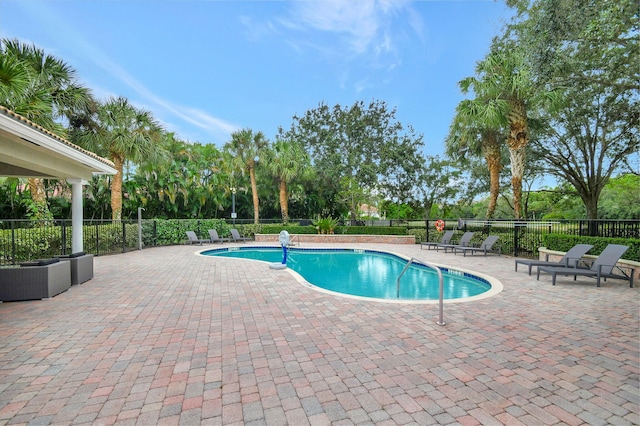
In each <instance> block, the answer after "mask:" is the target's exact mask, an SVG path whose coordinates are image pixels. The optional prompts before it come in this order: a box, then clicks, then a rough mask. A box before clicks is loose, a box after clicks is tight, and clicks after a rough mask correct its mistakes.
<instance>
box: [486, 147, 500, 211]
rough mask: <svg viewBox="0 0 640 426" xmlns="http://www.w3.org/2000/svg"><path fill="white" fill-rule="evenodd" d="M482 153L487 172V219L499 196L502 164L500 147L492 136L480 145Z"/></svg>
mask: <svg viewBox="0 0 640 426" xmlns="http://www.w3.org/2000/svg"><path fill="white" fill-rule="evenodd" d="M482 153H483V155H484V159H485V161H486V162H487V168H488V170H489V177H490V183H489V205H488V206H487V214H486V217H487V219H491V218H493V215H494V214H495V211H496V206H497V204H498V196H499V195H500V172H501V171H502V163H501V161H500V145H499V144H498V141H497V139H496V138H495V136H494V135H489V136H487V140H486V143H484V144H483V145H482Z"/></svg>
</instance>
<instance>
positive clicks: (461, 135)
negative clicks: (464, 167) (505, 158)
mask: <svg viewBox="0 0 640 426" xmlns="http://www.w3.org/2000/svg"><path fill="white" fill-rule="evenodd" d="M494 111H495V109H494V108H491V107H490V104H489V103H487V102H484V101H482V100H478V99H473V100H470V99H465V100H463V101H462V102H460V103H459V104H458V106H457V107H456V116H455V117H454V119H453V123H452V124H451V128H450V129H449V135H448V136H447V139H446V141H445V143H446V147H447V155H449V157H451V158H454V159H457V160H462V159H464V157H465V156H466V154H471V155H473V156H479V155H482V157H484V160H485V161H486V163H487V169H488V170H489V182H490V183H489V205H488V206H487V213H486V217H487V219H490V218H492V217H493V215H494V213H495V210H496V206H497V203H498V196H499V195H500V172H501V171H502V155H501V153H500V146H501V145H502V143H501V141H502V140H503V139H504V136H503V133H502V131H501V126H496V123H500V121H501V120H500V119H501V118H502V116H500V115H499V116H497V117H493V118H490V119H487V115H486V113H491V112H494ZM483 120H484V121H483ZM504 124H506V123H504Z"/></svg>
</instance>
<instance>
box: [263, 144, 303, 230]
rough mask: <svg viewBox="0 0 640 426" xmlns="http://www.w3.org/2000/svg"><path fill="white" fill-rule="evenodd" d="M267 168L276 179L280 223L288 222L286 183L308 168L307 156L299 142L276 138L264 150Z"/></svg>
mask: <svg viewBox="0 0 640 426" xmlns="http://www.w3.org/2000/svg"><path fill="white" fill-rule="evenodd" d="M266 153H267V155H266V157H267V161H266V164H267V169H268V170H269V171H270V172H271V173H272V175H273V176H274V177H275V178H276V179H277V180H278V193H279V200H280V212H281V214H282V223H284V224H287V223H289V192H288V189H287V188H288V185H289V184H290V182H291V181H292V180H294V179H295V178H297V177H299V176H302V175H304V174H305V173H307V172H308V170H309V168H310V162H309V157H308V155H307V153H306V152H305V151H304V148H303V147H302V145H301V144H299V143H297V142H295V141H288V140H281V139H280V140H277V141H276V143H274V144H273V146H272V147H271V149H269V150H268V151H266Z"/></svg>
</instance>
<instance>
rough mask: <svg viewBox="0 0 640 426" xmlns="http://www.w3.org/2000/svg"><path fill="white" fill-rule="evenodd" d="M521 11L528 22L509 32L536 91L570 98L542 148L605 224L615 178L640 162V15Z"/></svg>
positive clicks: (614, 6)
mask: <svg viewBox="0 0 640 426" xmlns="http://www.w3.org/2000/svg"><path fill="white" fill-rule="evenodd" d="M513 3H515V4H518V5H519V6H520V14H519V16H518V18H519V20H518V21H517V22H515V23H514V24H513V25H511V26H510V27H509V32H510V34H511V37H513V38H518V39H519V40H520V41H521V42H522V43H523V45H524V46H525V48H526V52H527V62H528V63H529V64H531V65H532V70H533V72H534V77H535V81H536V85H537V86H538V87H541V88H542V90H545V91H551V90H555V89H558V88H561V89H562V90H563V91H564V92H565V93H564V95H565V96H564V97H563V101H564V104H563V108H562V109H561V110H559V111H547V113H548V116H549V119H550V128H549V131H548V137H547V138H546V139H544V140H538V141H536V143H535V145H536V146H535V147H536V149H538V150H539V151H540V153H541V154H542V156H543V158H544V160H545V161H546V164H547V166H548V172H549V173H551V174H553V175H554V176H557V177H558V178H560V179H561V180H565V181H567V182H569V183H570V184H571V185H572V186H574V188H575V189H576V191H577V193H578V194H579V195H580V197H581V199H582V200H583V202H584V204H585V207H586V211H587V217H588V218H592V219H595V218H598V200H599V197H600V195H601V192H602V190H603V188H604V187H605V185H606V184H607V182H608V180H609V179H610V177H611V176H613V175H614V174H615V173H616V172H619V171H629V170H632V169H633V166H630V164H629V163H630V160H631V161H637V160H638V155H639V154H638V151H639V150H640V135H639V130H638V123H639V116H640V113H639V112H638V111H640V97H639V96H638V90H640V67H639V66H638V56H639V55H640V39H639V37H638V28H639V27H640V9H638V4H637V2H636V1H632V0H620V1H616V2H611V1H608V0H588V1H587V0H550V1H528V0H527V1H525V0H513Z"/></svg>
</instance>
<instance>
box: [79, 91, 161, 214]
mask: <svg viewBox="0 0 640 426" xmlns="http://www.w3.org/2000/svg"><path fill="white" fill-rule="evenodd" d="M76 132H77V133H76V137H77V140H78V143H80V144H81V145H82V146H84V147H85V148H87V149H91V150H93V151H94V152H98V153H101V154H102V155H104V156H106V157H108V158H109V159H110V160H111V161H113V164H114V165H115V169H116V170H117V171H118V172H117V173H116V174H115V176H114V177H113V180H112V183H111V215H112V219H113V220H121V219H122V173H123V168H124V164H125V161H127V160H130V161H133V162H134V163H135V162H141V161H147V162H153V161H158V160H162V159H163V158H164V156H165V154H166V152H165V150H164V149H163V148H162V146H161V145H160V139H161V137H162V133H163V131H162V128H161V127H160V125H159V124H158V123H157V122H156V120H155V119H154V118H153V116H152V114H151V113H150V112H148V111H145V110H142V109H137V108H135V107H134V106H133V105H131V104H130V103H129V101H128V100H127V99H126V98H123V97H117V98H116V97H111V98H109V100H107V102H106V103H104V104H101V105H100V106H99V107H98V110H97V113H96V115H95V122H94V123H91V124H90V125H88V126H86V127H82V128H77V129H76Z"/></svg>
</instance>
